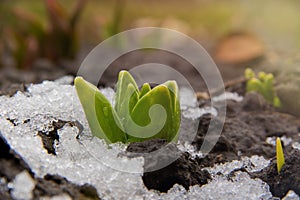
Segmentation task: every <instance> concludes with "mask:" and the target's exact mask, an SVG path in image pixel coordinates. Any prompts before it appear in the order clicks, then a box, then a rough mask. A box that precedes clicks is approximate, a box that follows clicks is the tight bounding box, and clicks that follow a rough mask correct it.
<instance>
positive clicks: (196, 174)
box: [127, 139, 211, 192]
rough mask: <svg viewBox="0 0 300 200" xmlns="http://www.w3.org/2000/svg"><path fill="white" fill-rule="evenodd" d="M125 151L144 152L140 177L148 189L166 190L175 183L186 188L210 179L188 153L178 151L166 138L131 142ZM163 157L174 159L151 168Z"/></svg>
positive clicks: (163, 158) (202, 183)
mask: <svg viewBox="0 0 300 200" xmlns="http://www.w3.org/2000/svg"><path fill="white" fill-rule="evenodd" d="M162 147H164V149H163V150H162V151H160V152H159V153H157V154H156V155H154V156H153V155H149V154H148V153H150V152H153V151H156V150H159V149H160V148H162ZM127 151H130V152H133V153H134V154H138V153H143V154H144V159H145V164H144V171H145V172H144V174H143V177H142V179H143V182H144V184H145V186H146V187H147V188H148V189H154V190H158V191H160V192H167V191H168V190H169V189H170V188H172V187H173V186H174V185H175V184H176V183H177V184H179V185H182V186H183V187H184V188H185V189H186V190H188V189H189V186H192V185H200V186H201V185H204V184H206V183H207V182H208V180H210V179H211V177H210V174H209V173H208V171H207V170H202V169H201V167H200V166H199V165H198V164H197V162H196V161H195V160H193V159H191V156H190V154H189V153H187V152H185V153H182V152H180V151H179V150H178V149H177V147H176V145H175V144H173V143H169V144H167V141H166V140H161V139H153V140H149V141H145V142H136V143H131V144H130V145H129V146H128V148H127ZM174 156H175V157H174ZM176 156H178V157H176ZM174 158H175V159H174ZM165 159H174V160H175V161H174V162H172V163H171V164H169V165H167V166H165V167H163V168H161V169H157V170H154V171H153V170H152V169H153V167H154V168H155V166H156V165H158V164H160V163H159V162H164V160H165Z"/></svg>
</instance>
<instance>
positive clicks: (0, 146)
mask: <svg viewBox="0 0 300 200" xmlns="http://www.w3.org/2000/svg"><path fill="white" fill-rule="evenodd" d="M24 170H26V171H27V172H28V173H29V174H30V175H31V177H32V178H33V179H34V180H35V182H36V186H35V188H34V190H33V195H34V197H33V199H40V198H41V197H42V196H43V197H45V196H49V197H52V196H57V195H60V194H65V193H67V194H68V195H69V196H70V197H72V199H78V200H79V199H100V198H99V195H98V193H97V190H96V189H95V188H94V187H93V186H91V185H88V184H84V185H81V186H80V185H76V184H73V183H71V182H69V181H68V180H67V179H65V178H63V177H60V176H58V175H50V174H47V175H46V176H45V177H44V178H38V177H35V175H34V173H33V172H32V171H31V169H30V167H29V166H28V164H27V163H26V162H25V161H24V160H23V159H22V158H21V157H20V156H19V155H18V154H17V153H16V152H15V151H13V150H12V149H11V148H10V146H9V145H8V144H7V142H6V140H5V139H4V138H3V137H2V136H1V134H0V177H1V178H4V179H5V180H6V182H7V183H9V182H11V181H13V180H14V178H15V176H16V175H18V174H19V173H21V172H22V171H24ZM0 186H1V187H0V199H13V198H12V196H11V189H10V188H9V187H8V185H7V184H6V185H3V184H2V183H1V185H0Z"/></svg>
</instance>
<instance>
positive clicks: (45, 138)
mask: <svg viewBox="0 0 300 200" xmlns="http://www.w3.org/2000/svg"><path fill="white" fill-rule="evenodd" d="M66 123H68V122H66V121H62V120H58V121H53V122H52V124H51V125H50V126H51V127H52V129H53V130H52V131H49V132H43V131H39V132H38V136H40V137H41V138H42V142H43V146H44V148H45V149H46V150H47V152H48V153H49V154H53V155H56V152H55V142H59V135H58V133H57V131H58V130H59V129H61V128H62V127H63V126H64V125H65V124H66Z"/></svg>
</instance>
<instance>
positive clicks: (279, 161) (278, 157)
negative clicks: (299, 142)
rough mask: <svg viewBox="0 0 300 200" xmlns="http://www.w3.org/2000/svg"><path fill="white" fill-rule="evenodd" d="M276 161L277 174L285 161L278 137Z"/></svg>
mask: <svg viewBox="0 0 300 200" xmlns="http://www.w3.org/2000/svg"><path fill="white" fill-rule="evenodd" d="M276 160H277V171H278V174H279V173H280V170H281V168H282V166H283V165H284V163H285V161H284V154H283V150H282V146H281V141H280V138H278V137H277V139H276Z"/></svg>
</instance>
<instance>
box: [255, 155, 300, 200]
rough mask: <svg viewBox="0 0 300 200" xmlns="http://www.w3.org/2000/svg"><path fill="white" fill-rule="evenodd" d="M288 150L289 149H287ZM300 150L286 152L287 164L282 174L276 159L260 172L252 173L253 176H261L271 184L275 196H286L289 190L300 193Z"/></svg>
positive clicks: (282, 169)
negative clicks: (278, 169) (278, 170)
mask: <svg viewBox="0 0 300 200" xmlns="http://www.w3.org/2000/svg"><path fill="white" fill-rule="evenodd" d="M284 151H285V150H284ZM285 152H288V151H285ZM299 169H300V151H299V150H293V151H292V152H289V153H286V155H285V164H284V165H283V167H282V168H281V171H280V174H278V172H277V164H276V159H272V161H271V163H270V165H269V166H268V167H266V168H264V169H263V170H262V171H260V172H256V173H252V174H251V177H252V178H260V179H262V180H263V181H265V182H266V183H268V185H269V186H270V191H271V192H272V194H273V196H276V197H280V198H282V197H284V196H285V195H286V193H287V192H288V191H289V190H293V191H294V192H296V193H297V194H298V195H300V170H299Z"/></svg>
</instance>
